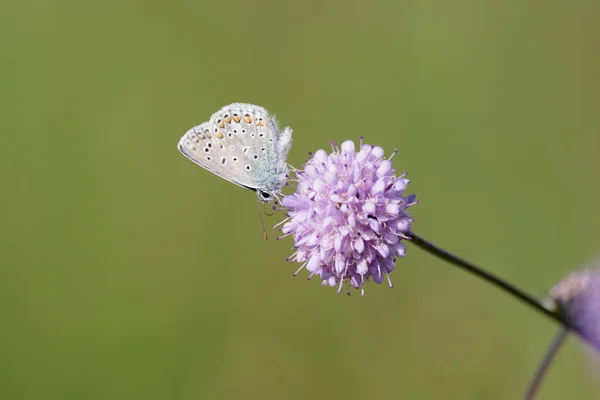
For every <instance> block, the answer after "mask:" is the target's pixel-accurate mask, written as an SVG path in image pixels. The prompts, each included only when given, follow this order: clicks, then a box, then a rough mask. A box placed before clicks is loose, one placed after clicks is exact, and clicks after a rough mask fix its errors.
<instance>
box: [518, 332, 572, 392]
mask: <svg viewBox="0 0 600 400" xmlns="http://www.w3.org/2000/svg"><path fill="white" fill-rule="evenodd" d="M568 333H569V331H568V330H567V329H566V328H564V327H561V328H560V330H559V331H558V333H557V334H556V337H555V338H554V340H553V341H552V343H551V344H550V347H548V350H547V351H546V354H545V355H544V358H543V359H542V361H541V362H540V365H538V368H537V370H536V371H535V375H534V376H533V380H532V381H531V382H530V383H529V387H528V388H527V392H526V393H525V396H523V400H533V398H534V397H535V395H536V393H537V391H538V389H539V388H540V385H541V383H542V380H544V377H545V376H546V372H548V368H549V367H550V364H552V360H553V359H554V356H556V353H558V350H559V349H560V346H561V345H562V344H563V342H564V341H565V339H566V338H567V334H568Z"/></svg>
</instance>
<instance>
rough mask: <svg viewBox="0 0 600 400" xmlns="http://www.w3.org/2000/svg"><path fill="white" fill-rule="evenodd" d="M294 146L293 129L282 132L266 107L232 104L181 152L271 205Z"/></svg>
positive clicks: (185, 140)
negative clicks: (254, 193)
mask: <svg viewBox="0 0 600 400" xmlns="http://www.w3.org/2000/svg"><path fill="white" fill-rule="evenodd" d="M291 146H292V129H291V128H290V127H285V128H284V129H283V131H280V130H279V127H278V125H277V121H276V120H275V118H274V117H273V116H271V115H269V113H268V111H267V110H265V109H264V108H262V107H259V106H256V105H252V104H243V103H233V104H230V105H228V106H225V107H223V108H222V109H220V110H219V111H217V112H216V113H214V114H213V115H212V116H211V117H210V120H209V121H208V122H204V123H202V124H200V125H198V126H195V127H193V128H192V129H190V130H188V131H187V132H186V133H185V135H183V137H182V138H181V140H179V144H178V145H177V148H178V149H179V151H181V153H183V155H184V156H186V157H187V158H189V159H190V160H191V161H193V162H194V163H196V164H198V165H199V166H201V167H202V168H205V169H207V170H209V171H210V172H212V173H214V174H216V175H218V176H220V177H221V178H223V179H226V180H228V181H229V182H232V183H235V184H236V185H238V186H241V187H244V188H246V189H250V190H254V191H255V192H256V193H257V194H258V199H259V200H261V201H263V202H265V203H267V202H269V201H271V200H272V198H273V197H277V194H279V193H280V192H281V189H282V187H283V185H284V184H285V182H286V180H287V172H288V168H287V164H286V159H287V154H288V152H289V151H290V148H291ZM261 222H262V219H261ZM263 229H264V225H263ZM265 235H266V233H265Z"/></svg>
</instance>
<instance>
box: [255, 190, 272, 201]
mask: <svg viewBox="0 0 600 400" xmlns="http://www.w3.org/2000/svg"><path fill="white" fill-rule="evenodd" d="M258 194H259V196H260V199H261V200H262V201H264V202H267V201H269V199H271V195H270V194H269V193H267V192H259V193H258Z"/></svg>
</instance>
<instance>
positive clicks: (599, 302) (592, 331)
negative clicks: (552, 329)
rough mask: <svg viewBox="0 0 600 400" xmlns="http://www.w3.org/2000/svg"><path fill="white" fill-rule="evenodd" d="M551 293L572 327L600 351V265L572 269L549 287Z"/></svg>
mask: <svg viewBox="0 0 600 400" xmlns="http://www.w3.org/2000/svg"><path fill="white" fill-rule="evenodd" d="M550 297H552V299H553V300H554V301H555V302H556V303H557V304H558V307H559V311H560V312H561V313H562V315H563V317H564V319H565V320H566V321H567V322H568V324H569V325H570V327H571V328H572V329H573V330H575V331H576V332H577V333H579V335H581V337H582V338H583V339H585V340H586V341H587V342H588V343H589V344H591V345H592V346H594V347H595V348H596V350H598V351H600V268H598V267H597V268H590V269H582V270H579V271H575V272H572V273H570V274H569V275H567V276H566V277H565V278H563V279H562V280H561V281H560V282H558V283H557V284H556V285H555V286H554V287H553V288H552V289H551V290H550Z"/></svg>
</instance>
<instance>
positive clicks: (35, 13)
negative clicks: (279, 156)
mask: <svg viewBox="0 0 600 400" xmlns="http://www.w3.org/2000/svg"><path fill="white" fill-rule="evenodd" d="M599 16H600V3H599V2H598V1H596V0H589V1H574V2H560V1H493V0H488V1H461V0H459V1H453V2H449V1H442V0H437V1H427V0H418V1H417V0H413V1H400V0H394V1H382V0H374V1H368V2H365V1H341V0H338V1H330V2H322V1H315V0H309V1H295V2H285V1H274V0H270V1H267V0H255V1H239V0H234V1H230V2H221V1H216V0H209V1H174V2H169V3H167V2H160V1H149V2H142V1H123V2H117V1H108V2H78V1H73V0H58V1H57V0H49V1H37V0H34V1H30V2H16V1H13V2H7V3H4V4H3V6H2V13H1V16H0V43H1V45H2V47H1V49H2V50H1V52H0V57H1V63H0V77H1V78H0V79H1V82H2V90H1V94H0V105H1V110H2V111H1V115H2V141H3V145H2V146H1V148H0V156H1V157H0V166H1V171H2V195H1V199H2V207H1V208H0V212H1V213H2V214H1V215H2V219H1V221H2V227H3V234H2V238H1V241H0V268H1V269H0V271H1V276H0V318H1V321H2V328H1V333H0V343H1V344H0V360H1V361H0V398H1V399H8V400H12V399H36V400H37V399H111V400H117V399H145V400H150V399H161V400H162V399H186V400H187V399H327V398H330V399H390V398H401V399H517V398H519V397H520V396H521V395H522V393H523V391H524V388H525V386H526V384H527V382H528V380H529V379H530V377H531V375H532V373H533V370H534V368H535V367H536V364H537V362H538V360H539V359H540V357H541V354H542V353H543V352H544V350H545V348H546V346H547V345H548V343H549V341H550V340H551V338H552V336H553V334H554V332H555V330H556V326H555V325H554V324H553V323H552V322H551V321H549V320H547V319H546V318H545V317H543V316H540V315H538V314H536V313H534V312H533V311H532V310H531V309H528V308H526V307H524V306H523V305H521V304H520V303H518V302H517V301H515V300H514V299H513V298H510V297H508V296H506V295H505V294H504V293H501V292H499V291H497V290H496V289H494V288H491V287H489V286H487V285H486V284H484V283H482V282H480V281H478V280H476V279H475V278H473V277H471V276H469V275H466V274H465V273H463V272H461V271H458V270H456V269H454V268H451V267H449V266H448V265H446V264H444V263H442V262H440V261H438V260H437V259H434V258H432V257H431V256H429V255H427V254H425V253H423V252H422V251H421V250H419V249H417V248H415V247H413V246H410V245H409V248H408V250H409V251H408V254H407V257H406V258H405V259H403V260H400V261H399V262H398V263H397V270H396V271H395V272H394V273H393V274H392V275H391V278H392V280H393V282H394V284H395V287H394V288H393V289H389V288H387V286H386V285H381V286H379V285H375V284H370V285H368V286H367V288H366V293H367V294H366V296H365V297H364V298H361V297H360V296H359V295H358V292H354V293H353V295H352V296H351V297H348V296H346V295H336V293H335V289H330V288H322V287H321V286H320V284H319V282H318V280H317V279H315V280H313V281H310V282H307V281H306V280H305V279H304V277H305V275H304V274H301V276H299V277H297V278H292V276H291V274H292V272H293V271H294V270H295V266H292V265H290V264H288V263H286V262H285V257H286V256H287V255H289V254H290V247H291V245H292V241H291V240H289V239H286V240H284V241H282V242H277V241H275V240H272V239H273V238H274V237H275V236H276V233H275V232H273V231H271V240H269V241H267V242H265V241H264V240H263V235H262V232H261V228H260V223H259V220H258V218H257V215H256V205H255V201H256V196H255V195H254V194H253V193H251V192H249V191H244V190H242V189H240V188H239V187H236V186H234V185H231V184H230V183H227V182H225V181H224V180H221V179H218V178H217V177H215V176H213V175H211V174H210V173H208V172H206V171H204V170H203V169H201V168H200V167H197V166H195V165H194V164H192V163H191V162H189V161H188V160H187V159H185V158H184V157H183V156H181V155H180V154H179V152H178V151H177V149H176V144H177V142H178V140H179V138H180V137H181V135H182V134H183V133H184V132H185V131H186V130H187V129H189V128H190V127H192V126H194V125H197V124H199V123H201V122H203V121H205V120H207V119H208V118H209V117H210V115H211V114H212V113H213V112H215V111H216V110H218V109H219V108H220V107H222V106H224V105H226V104H228V103H231V102H249V103H255V104H259V105H262V106H264V107H265V108H267V109H268V110H270V111H271V112H272V113H275V114H276V115H277V117H278V118H279V120H280V121H281V124H285V125H289V126H291V127H292V128H293V129H294V145H293V148H292V151H291V153H290V156H289V159H288V161H289V162H290V163H291V164H292V165H295V166H300V165H301V164H302V162H303V161H304V159H305V158H306V154H307V152H309V151H315V150H317V149H318V148H328V141H329V139H333V140H335V141H337V142H341V141H343V140H346V139H358V137H359V136H361V135H363V136H365V141H366V142H368V143H372V144H378V145H381V146H383V147H384V148H385V149H386V151H387V152H388V153H389V152H391V151H392V149H393V148H395V147H397V148H398V149H399V154H398V156H396V157H395V158H394V165H395V168H396V169H397V170H398V171H399V172H402V171H408V172H409V177H410V178H411V179H412V183H411V184H410V185H409V188H410V192H412V193H416V194H417V196H418V198H419V199H420V204H419V205H417V206H415V207H413V208H412V210H411V211H412V212H413V215H414V217H415V218H416V223H415V224H414V226H413V227H414V229H415V232H417V233H419V234H421V235H423V236H424V237H426V238H428V239H430V240H432V241H434V242H435V243H437V244H438V245H440V246H442V247H445V248H447V249H449V250H452V251H454V252H456V253H457V254H460V255H462V256H463V257H467V258H469V259H471V260H473V261H476V262H478V263H480V264H481V265H483V266H485V267H486V268H488V269H489V270H491V271H493V272H494V273H497V274H499V275H501V276H503V277H506V278H507V279H509V280H511V281H514V282H516V283H517V284H518V285H520V286H522V287H523V288H525V289H527V290H529V291H531V292H532V293H533V294H536V295H542V294H544V293H545V290H546V289H548V288H549V287H550V286H551V285H552V284H553V283H554V282H555V281H557V280H558V279H560V278H561V277H562V276H563V275H564V274H565V273H566V272H567V271H569V270H570V269H573V268H576V267H578V266H580V265H582V263H584V262H585V261H586V260H588V259H590V257H593V256H594V255H595V254H597V252H598V251H599V250H600V243H599V240H598V239H599V237H600V228H599V226H600V215H599V214H598V212H597V204H598V202H599V201H600V185H599V183H598V182H599V180H598V176H599V175H598V172H599V167H600V159H599V157H598V149H599V148H600V147H599V146H600V113H599V110H600V78H599V75H598V71H599V70H600V52H599V49H600V41H599V38H600V25H598V18H599ZM280 220H281V215H276V216H272V217H266V223H267V225H269V226H272V225H274V224H276V223H277V222H279V221H280ZM599 374H600V372H599V371H597V370H596V371H595V370H591V369H590V368H589V363H588V362H587V360H586V356H585V355H584V349H583V348H582V346H581V345H580V344H579V343H578V342H577V340H575V339H573V338H571V339H570V340H569V341H568V343H567V345H566V347H565V348H564V349H563V350H561V353H560V354H559V356H558V358H557V360H556V364H555V365H554V366H553V367H552V369H551V371H550V374H549V376H548V378H547V380H546V381H545V383H544V386H543V388H542V392H541V394H540V397H539V398H540V399H565V398H576V399H594V398H597V397H598V396H599V395H600V391H598V389H599V388H598V387H597V385H596V384H595V383H594V382H595V381H597V380H598V376H599Z"/></svg>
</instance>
